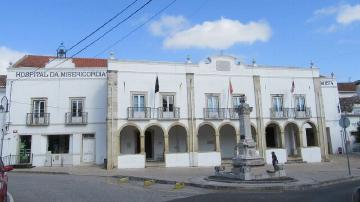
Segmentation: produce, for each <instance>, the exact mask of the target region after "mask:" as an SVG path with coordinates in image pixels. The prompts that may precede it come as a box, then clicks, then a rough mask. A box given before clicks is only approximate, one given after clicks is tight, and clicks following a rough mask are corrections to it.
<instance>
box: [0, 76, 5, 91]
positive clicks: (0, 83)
mask: <svg viewBox="0 0 360 202" xmlns="http://www.w3.org/2000/svg"><path fill="white" fill-rule="evenodd" d="M0 88H6V75H0Z"/></svg>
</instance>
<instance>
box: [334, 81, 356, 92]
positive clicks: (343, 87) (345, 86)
mask: <svg viewBox="0 0 360 202" xmlns="http://www.w3.org/2000/svg"><path fill="white" fill-rule="evenodd" d="M355 83H356V82H348V83H338V84H337V86H338V90H339V91H350V92H355V91H356V84H355Z"/></svg>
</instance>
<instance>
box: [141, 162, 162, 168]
mask: <svg viewBox="0 0 360 202" xmlns="http://www.w3.org/2000/svg"><path fill="white" fill-rule="evenodd" d="M145 167H146V168H165V162H156V161H146V163H145Z"/></svg>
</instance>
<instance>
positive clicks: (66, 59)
mask: <svg viewBox="0 0 360 202" xmlns="http://www.w3.org/2000/svg"><path fill="white" fill-rule="evenodd" d="M152 1H153V0H148V1H147V2H146V3H145V4H143V5H142V6H141V7H140V8H138V9H137V10H135V11H134V12H132V13H131V14H130V15H128V16H127V17H126V18H125V19H123V20H122V21H121V22H119V23H117V24H116V25H115V26H113V27H112V28H111V29H109V30H108V31H106V32H105V33H104V34H102V35H101V36H100V37H98V38H97V39H95V40H94V41H92V42H91V43H89V44H88V45H86V46H85V47H84V48H82V49H81V50H79V51H78V52H76V53H75V54H73V55H72V56H71V57H69V58H65V60H63V61H62V62H60V63H58V64H56V65H55V66H53V67H50V68H55V67H57V66H59V65H61V64H63V63H65V62H66V61H68V60H69V59H72V58H74V57H75V56H76V55H78V54H79V53H81V52H82V51H84V50H86V49H87V48H88V47H90V46H91V45H93V44H94V43H96V42H97V41H99V40H100V39H101V38H103V37H105V36H106V35H107V34H108V33H110V32H111V31H113V30H114V29H115V28H116V27H118V26H120V25H121V24H123V23H124V22H126V21H127V20H129V19H130V18H131V17H132V16H134V15H135V14H136V13H138V12H139V11H140V10H142V9H143V8H144V7H146V6H147V5H148V4H149V3H150V2H152ZM56 59H57V58H56V57H54V58H53V59H52V60H50V61H49V62H48V64H50V62H53V61H54V60H56ZM39 69H41V67H37V68H36V69H35V70H34V71H33V72H36V71H38V70H39ZM46 71H47V69H44V72H46ZM20 79H24V80H25V79H27V78H23V77H20V78H18V79H16V80H14V81H18V80H20Z"/></svg>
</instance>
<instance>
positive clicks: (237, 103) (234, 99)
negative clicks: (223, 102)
mask: <svg viewBox="0 0 360 202" xmlns="http://www.w3.org/2000/svg"><path fill="white" fill-rule="evenodd" d="M244 97H245V95H244V94H242V95H233V96H232V105H233V108H237V107H239V106H240V100H241V99H242V98H244Z"/></svg>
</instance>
